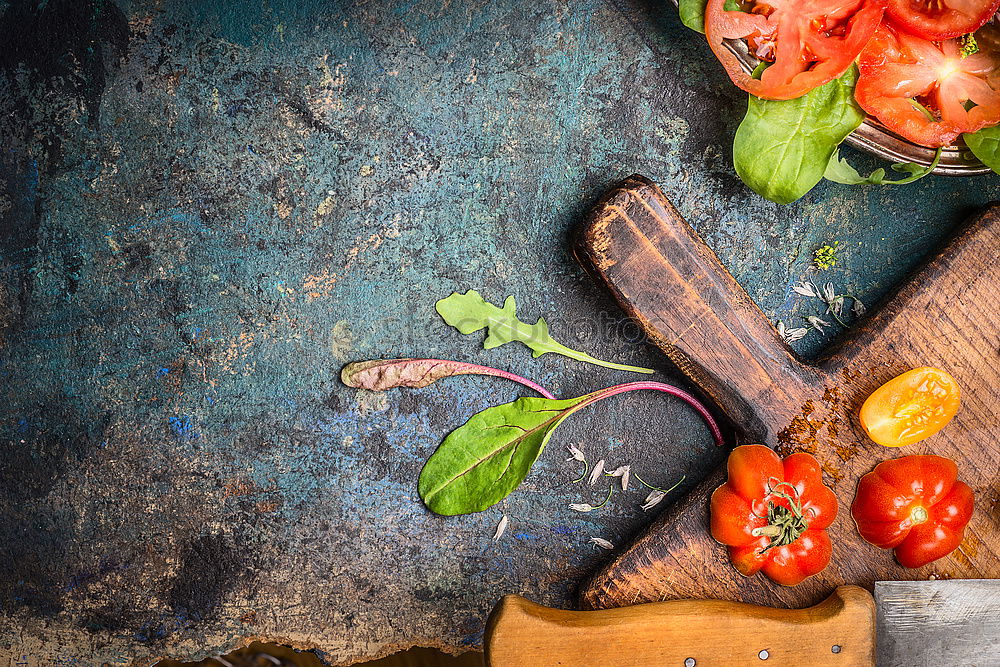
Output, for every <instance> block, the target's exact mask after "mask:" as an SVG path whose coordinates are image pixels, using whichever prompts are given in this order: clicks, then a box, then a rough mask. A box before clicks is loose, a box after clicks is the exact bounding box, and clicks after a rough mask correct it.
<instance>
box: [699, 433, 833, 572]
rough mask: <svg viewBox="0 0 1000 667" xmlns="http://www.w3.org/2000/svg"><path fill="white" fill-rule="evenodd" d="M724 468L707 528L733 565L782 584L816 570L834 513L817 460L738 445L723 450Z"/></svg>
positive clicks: (826, 549) (826, 552)
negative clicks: (727, 451) (725, 456)
mask: <svg viewBox="0 0 1000 667" xmlns="http://www.w3.org/2000/svg"><path fill="white" fill-rule="evenodd" d="M728 470H729V478H728V479H727V480H726V483H725V484H723V485H722V486H720V487H719V488H717V489H716V490H715V492H714V493H713V494H712V508H711V509H712V517H711V530H712V537H714V538H715V539H716V540H718V541H719V542H721V543H722V544H725V545H726V546H727V547H729V558H730V560H731V561H732V562H733V566H734V567H736V569H737V570H739V571H740V573H741V574H744V575H746V576H748V577H749V576H751V575H754V574H756V573H757V572H760V571H763V572H764V574H765V575H767V576H768V577H770V578H771V579H773V580H774V581H775V582H777V583H779V584H782V585H784V586H794V585H795V584H797V583H799V582H801V581H802V580H803V579H805V578H806V577H809V576H812V575H814V574H816V573H818V572H821V571H822V570H823V568H825V567H826V566H827V564H829V562H830V555H831V553H832V546H831V544H830V537H829V535H827V532H826V528H827V527H828V526H829V525H830V524H831V523H833V520H834V519H835V518H836V516H837V497H836V496H835V495H834V494H833V491H831V490H830V489H829V488H827V487H826V486H824V484H823V475H822V472H821V471H820V467H819V462H818V461H816V459H815V458H814V457H813V456H811V455H809V454H805V453H795V454H792V455H791V456H788V457H787V458H785V459H784V460H782V459H781V458H780V457H779V456H778V455H777V454H775V453H774V452H773V451H771V449H770V448H768V447H765V446H763V445H743V446H742V447H737V448H736V449H734V450H733V451H732V453H731V454H730V455H729V462H728Z"/></svg>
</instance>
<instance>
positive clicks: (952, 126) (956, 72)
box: [854, 24, 1000, 148]
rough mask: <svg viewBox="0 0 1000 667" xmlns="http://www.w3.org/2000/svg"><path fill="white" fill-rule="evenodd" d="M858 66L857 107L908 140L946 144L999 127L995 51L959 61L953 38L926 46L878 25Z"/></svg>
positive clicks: (999, 87)
mask: <svg viewBox="0 0 1000 667" xmlns="http://www.w3.org/2000/svg"><path fill="white" fill-rule="evenodd" d="M858 66H859V68H860V71H861V75H860V76H859V77H858V85H857V88H856V90H855V92H854V96H855V98H856V99H857V100H858V104H860V105H861V107H862V108H863V109H864V110H865V111H867V112H868V113H870V114H871V115H873V116H875V117H876V118H878V119H879V120H880V121H881V122H882V124H883V125H885V126H886V127H887V128H889V129H890V130H892V131H893V132H896V133H897V134H899V135H900V136H902V137H904V138H906V139H909V140H910V141H913V142H915V143H918V144H921V145H923V146H930V147H932V148H936V147H938V146H947V145H948V144H950V143H952V142H953V141H954V140H955V139H956V138H957V137H958V135H960V134H962V133H963V132H975V131H977V130H981V129H982V128H984V127H988V126H990V125H996V124H997V123H1000V59H998V58H997V54H996V52H992V51H990V50H983V51H981V52H979V53H977V54H974V55H971V56H968V57H966V58H963V57H962V48H961V45H960V44H959V43H958V41H956V40H948V41H945V42H941V43H936V42H931V41H928V40H926V39H921V38H920V37H915V36H913V35H909V34H907V33H905V32H902V31H897V30H894V29H893V28H891V27H890V26H889V25H887V24H883V25H882V26H880V27H879V29H878V31H877V32H876V33H875V36H874V37H873V38H872V40H871V41H870V42H869V43H868V46H866V47H865V49H864V50H863V51H862V52H861V57H860V58H859V59H858ZM921 105H922V106H923V107H924V109H921V108H920V106H921ZM925 109H926V111H925ZM928 113H929V114H930V117H928Z"/></svg>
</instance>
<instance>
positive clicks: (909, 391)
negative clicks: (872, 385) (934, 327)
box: [860, 366, 962, 447]
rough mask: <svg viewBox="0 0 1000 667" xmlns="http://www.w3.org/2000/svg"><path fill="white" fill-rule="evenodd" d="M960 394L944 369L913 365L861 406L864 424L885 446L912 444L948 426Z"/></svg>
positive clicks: (871, 434) (872, 436) (877, 390)
mask: <svg viewBox="0 0 1000 667" xmlns="http://www.w3.org/2000/svg"><path fill="white" fill-rule="evenodd" d="M961 397H962V391H961V389H959V387H958V383H957V382H955V378H953V377H952V376H950V375H948V374H947V373H946V372H944V371H943V370H941V369H939V368H931V367H930V366H923V367H921V368H914V369H913V370H912V371H907V372H905V373H903V374H902V375H899V376H897V377H894V378H893V379H891V380H889V381H888V382H886V383H885V384H884V385H882V386H881V387H879V388H878V389H876V390H875V391H874V392H872V395H871V396H869V397H868V399H867V400H865V403H864V405H862V406H861V414H860V418H861V426H862V427H863V428H864V429H865V433H867V434H868V436H869V437H870V438H871V439H872V440H874V441H875V442H877V443H878V444H880V445H884V446H885V447H904V446H906V445H912V444H913V443H915V442H920V441H921V440H923V439H924V438H929V437H930V436H932V435H934V434H935V433H937V432H938V431H940V430H941V429H943V428H944V427H945V426H947V425H948V422H950V421H951V419H952V417H954V416H955V413H956V412H958V408H959V405H960V404H961V400H962V398H961Z"/></svg>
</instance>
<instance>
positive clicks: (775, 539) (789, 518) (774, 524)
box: [750, 477, 809, 554]
mask: <svg viewBox="0 0 1000 667" xmlns="http://www.w3.org/2000/svg"><path fill="white" fill-rule="evenodd" d="M781 487H787V488H788V489H789V493H785V492H784V491H779V490H778V489H780V488H781ZM768 496H775V497H777V498H781V499H782V500H784V501H786V502H787V503H788V505H787V506H786V505H781V504H778V503H776V502H774V500H772V499H770V498H768V501H767V525H766V526H760V527H758V528H754V529H753V530H752V531H750V532H751V534H752V535H753V536H754V537H768V538H770V541H769V542H768V545H767V546H766V547H764V548H763V549H761V550H760V553H761V554H765V553H767V552H768V551H770V550H771V549H774V548H775V547H784V546H787V545H789V544H791V543H792V542H794V541H795V540H797V539H799V536H801V535H802V533H804V532H806V530H808V528H809V521H808V520H807V519H806V515H805V512H803V511H802V500H801V499H800V498H799V491H798V489H796V488H795V487H794V486H793V485H791V484H789V483H788V482H782V481H781V480H779V479H778V478H776V477H771V478H770V479H768Z"/></svg>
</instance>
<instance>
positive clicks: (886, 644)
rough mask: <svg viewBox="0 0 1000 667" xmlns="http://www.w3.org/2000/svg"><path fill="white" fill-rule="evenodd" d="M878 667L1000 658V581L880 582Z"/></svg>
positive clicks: (992, 662) (987, 662)
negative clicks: (998, 621)
mask: <svg viewBox="0 0 1000 667" xmlns="http://www.w3.org/2000/svg"><path fill="white" fill-rule="evenodd" d="M875 598H876V602H877V605H876V612H875V623H876V635H877V636H878V652H877V655H876V662H877V663H878V666H879V667H913V665H995V664H997V663H998V662H1000V623H997V614H998V613H1000V581H996V580H994V581H920V582H898V581H880V582H878V583H877V584H875Z"/></svg>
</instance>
